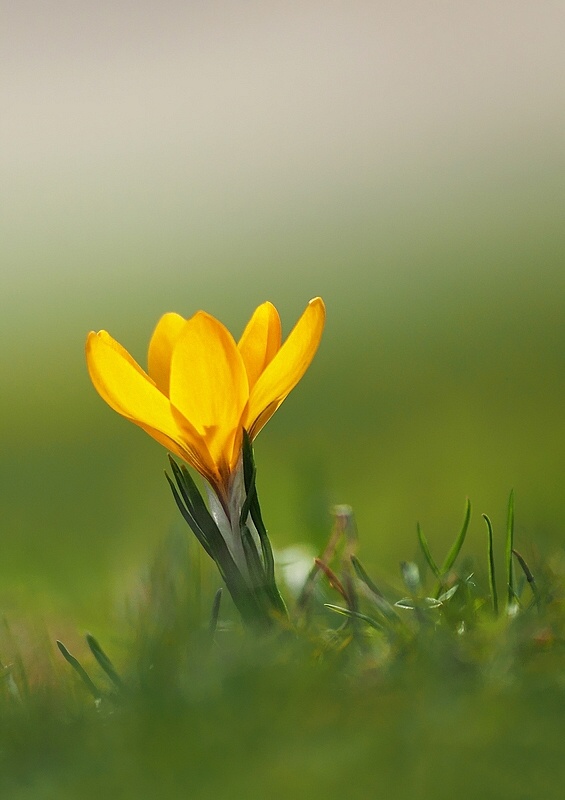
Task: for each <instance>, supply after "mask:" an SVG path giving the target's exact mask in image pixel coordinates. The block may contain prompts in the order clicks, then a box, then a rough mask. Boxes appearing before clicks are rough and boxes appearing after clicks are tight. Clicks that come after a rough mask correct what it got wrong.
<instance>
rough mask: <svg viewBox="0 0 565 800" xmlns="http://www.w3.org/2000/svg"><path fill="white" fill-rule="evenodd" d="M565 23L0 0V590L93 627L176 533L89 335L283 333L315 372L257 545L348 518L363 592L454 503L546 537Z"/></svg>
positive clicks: (522, 535) (270, 483)
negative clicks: (103, 396)
mask: <svg viewBox="0 0 565 800" xmlns="http://www.w3.org/2000/svg"><path fill="white" fill-rule="evenodd" d="M564 28H565V6H564V5H563V3H561V2H546V1H545V0H542V2H537V3H530V2H527V1H526V0H501V2H497V3H491V2H486V0H485V1H483V0H476V2H473V3H451V2H434V3H431V2H423V3H417V2H414V0H409V1H408V2H407V1H406V0H398V1H397V2H394V3H385V2H356V1H355V0H354V2H348V3H345V2H337V0H335V1H334V2H323V3H322V2H315V1H314V0H301V2H290V3H277V2H270V1H269V2H259V1H258V0H255V1H251V2H245V1H244V2H238V3H235V2H228V1H227V0H218V1H217V2H198V1H197V0H189V1H188V2H164V3H163V2H155V1H154V0H138V1H137V2H135V3H134V2H129V1H125V2H124V1H122V2H118V3H116V2H114V0H112V1H111V2H110V0H99V1H98V2H97V3H90V2H86V0H82V2H81V0H79V2H70V0H57V2H53V1H49V0H47V2H40V1H39V0H20V2H18V3H11V4H8V3H4V4H2V22H1V32H0V36H1V38H2V42H1V47H0V59H1V68H0V82H1V109H2V111H1V119H0V164H1V174H2V178H1V183H0V192H1V194H2V214H1V220H0V225H1V227H2V236H1V243H0V247H1V250H2V253H1V264H2V266H1V297H2V314H1V315H0V334H1V342H2V346H1V348H0V359H1V367H2V386H1V392H0V406H1V412H2V413H1V420H2V428H1V448H0V505H1V509H0V537H1V540H0V541H1V544H0V553H1V558H0V599H1V601H2V604H3V607H4V608H5V609H8V610H9V609H10V608H13V607H18V608H22V607H23V608H28V607H29V608H33V609H37V608H46V607H47V608H53V609H55V610H56V611H57V612H58V613H64V614H67V615H69V616H70V617H71V618H72V619H74V620H76V622H77V623H80V624H81V625H84V626H85V627H87V626H88V625H91V624H93V623H95V622H97V621H99V620H100V619H102V618H103V617H105V616H107V615H108V614H109V613H111V608H112V606H113V604H114V603H115V600H116V597H118V596H119V595H120V594H121V593H123V592H125V591H126V590H127V588H128V585H129V582H130V580H132V578H131V576H132V575H133V574H135V572H136V570H137V569H138V568H139V567H140V565H143V564H144V563H146V562H147V560H148V559H149V558H150V555H151V553H152V551H153V549H154V548H155V547H156V546H157V544H158V543H159V541H161V540H162V538H163V536H165V535H166V533H167V531H168V530H170V528H171V527H173V526H175V525H179V524H180V523H179V521H178V518H177V512H176V510H175V508H174V504H173V502H172V499H171V497H170V496H169V490H168V487H167V485H166V482H165V480H164V477H163V475H162V470H163V469H164V468H165V466H166V454H165V452H164V451H163V450H162V449H161V448H160V447H159V446H158V445H157V444H156V443H155V442H153V441H152V440H150V439H149V438H148V437H146V436H145V435H144V434H143V433H142V432H141V431H140V430H139V429H137V428H136V427H135V426H133V425H130V424H128V423H127V422H125V421H124V420H122V419H121V418H119V417H118V416H117V415H116V414H114V413H113V412H112V411H111V410H110V409H108V408H107V407H106V406H105V404H104V403H103V402H102V401H101V400H100V398H99V397H98V396H97V395H96V393H95V392H94V390H93V389H92V387H91V385H90V382H89V379H88V376H87V373H86V369H85V365H84V355H83V343H84V338H85V336H86V333H87V331H89V330H90V329H100V328H106V329H107V330H109V331H110V332H111V333H112V334H113V335H114V336H115V338H117V339H118V340H119V341H120V342H122V343H123V344H124V345H125V346H126V347H127V348H128V349H129V350H130V351H131V352H132V353H133V354H134V355H135V356H136V357H137V358H138V359H139V360H141V361H142V362H143V361H144V358H145V350H146V346H147V342H148V340H149V336H150V333H151V331H152V329H153V326H154V324H155V323H156V321H157V319H158V318H159V316H160V315H161V314H162V313H163V312H165V311H168V310H176V311H178V312H179V313H182V314H184V315H186V316H188V315H190V314H192V313H193V312H194V311H195V310H197V309H199V308H204V309H206V310H207V311H210V312H211V313H213V314H215V315H216V316H218V317H220V318H221V319H222V320H223V321H225V322H226V324H228V326H229V327H230V328H231V330H232V331H233V332H234V334H235V335H236V336H237V335H239V333H240V331H241V330H242V328H243V326H244V324H245V322H246V320H247V318H248V316H249V315H250V313H251V312H252V310H253V309H254V308H255V306H256V305H257V304H258V303H260V302H262V301H263V300H265V299H270V300H271V301H273V302H274V303H275V304H276V305H277V307H278V308H279V310H280V312H281V315H282V318H283V324H284V325H285V328H286V330H287V331H288V330H289V329H290V327H291V326H292V324H293V323H294V321H295V320H296V318H297V317H298V315H299V314H300V313H301V311H302V309H303V307H304V306H305V304H306V302H307V301H308V299H310V298H311V297H312V296H314V295H322V296H323V297H324V299H325V301H326V304H327V309H328V323H327V329H326V333H325V337H324V340H323V343H322V346H321V349H320V351H319V353H318V356H317V358H316V360H315V362H314V364H313V366H312V368H311V370H310V371H309V373H308V374H307V376H306V377H305V379H304V380H303V382H302V383H301V385H300V386H299V387H298V388H297V389H296V391H295V392H294V393H293V394H292V395H291V397H289V399H288V400H287V401H286V403H285V405H284V406H283V408H281V410H280V411H279V413H278V414H277V415H276V417H275V418H273V420H272V421H271V422H270V423H269V426H268V427H267V428H266V429H265V430H264V432H263V433H262V434H261V436H260V437H259V439H258V441H257V446H256V455H257V460H258V465H259V470H260V472H259V489H260V493H261V498H262V504H263V507H264V513H265V517H266V520H267V522H268V525H269V527H270V531H271V534H272V538H273V541H274V543H275V545H276V546H278V547H283V546H286V545H289V544H291V543H295V542H299V541H307V542H310V543H311V545H312V547H313V548H314V549H316V548H318V547H319V546H320V544H321V542H322V541H323V539H324V537H325V536H326V535H327V533H328V529H329V525H330V516H329V508H330V506H331V504H332V503H335V502H347V503H350V504H351V505H352V506H353V507H354V509H355V511H356V514H357V520H358V526H359V530H360V534H361V537H362V545H361V548H362V549H361V553H362V555H363V560H364V561H365V562H366V564H367V565H368V566H370V568H371V570H372V572H373V574H375V575H382V576H390V575H393V574H395V573H396V571H397V564H398V561H399V560H401V559H405V558H410V557H412V556H413V554H414V552H415V537H414V531H415V523H416V520H420V522H421V523H422V525H423V528H424V530H425V532H426V533H427V535H428V538H429V539H430V541H431V543H432V547H433V549H434V551H435V552H436V553H437V557H438V558H441V557H442V555H443V552H442V551H443V550H444V548H445V547H447V544H448V540H449V539H450V538H451V537H452V536H453V535H454V534H455V533H456V531H457V529H458V527H459V525H460V522H461V517H462V512H463V506H464V501H465V498H466V496H469V497H470V498H471V500H472V502H473V508H474V511H475V515H474V519H473V523H472V527H471V532H470V542H469V548H470V549H471V550H475V551H476V552H482V550H483V548H484V532H483V528H482V523H481V521H480V512H483V511H484V512H488V513H489V514H490V515H491V516H492V518H493V521H494V525H495V533H496V531H499V533H500V535H501V536H502V530H503V526H504V515H505V506H506V501H507V496H508V492H509V491H510V489H511V488H512V487H513V488H514V489H515V491H516V498H517V504H516V507H517V538H518V541H519V542H520V546H521V547H522V549H523V550H524V551H525V553H531V552H533V551H535V550H540V549H541V550H544V549H551V548H554V547H558V546H560V545H561V544H562V543H563V538H564V530H563V521H562V520H563V518H564V498H563V478H564V474H565V458H564V452H565V419H564V414H563V408H564V398H565V364H564V359H563V354H564V352H565V322H564V313H563V312H564V300H565V269H564V256H565V226H564V221H565V184H564V178H565V149H564V147H563V142H564V134H565V103H564V101H565V48H564V47H563V30H564Z"/></svg>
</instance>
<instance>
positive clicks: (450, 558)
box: [441, 498, 471, 575]
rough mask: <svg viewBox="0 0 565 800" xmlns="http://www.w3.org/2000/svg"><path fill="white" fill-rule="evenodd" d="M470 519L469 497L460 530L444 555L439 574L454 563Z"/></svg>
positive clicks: (447, 569) (443, 573) (447, 570)
mask: <svg viewBox="0 0 565 800" xmlns="http://www.w3.org/2000/svg"><path fill="white" fill-rule="evenodd" d="M470 521H471V503H470V501H469V498H467V503H466V505H465V517H464V519H463V525H462V527H461V530H460V531H459V536H458V537H457V539H456V540H455V541H454V542H453V545H452V547H451V550H450V551H449V553H448V554H447V555H446V557H445V560H444V562H443V564H442V565H441V574H442V575H445V573H446V572H449V570H450V569H451V567H452V566H453V565H454V564H455V561H456V559H457V556H458V555H459V553H460V551H461V548H462V547H463V542H464V541H465V537H466V536H467V530H468V529H469V522H470Z"/></svg>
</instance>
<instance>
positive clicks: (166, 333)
mask: <svg viewBox="0 0 565 800" xmlns="http://www.w3.org/2000/svg"><path fill="white" fill-rule="evenodd" d="M185 322H186V320H185V318H184V317H181V315H180V314H174V313H172V312H170V313H168V314H163V316H162V317H161V319H160V320H159V322H158V323H157V326H156V328H155V330H154V332H153V336H152V337H151V341H150V342H149V354H148V357H147V367H148V372H149V375H150V377H151V378H152V379H153V380H154V381H155V384H156V386H157V388H158V389H159V390H160V391H161V392H163V394H165V395H167V397H168V396H169V375H170V371H171V357H172V354H173V347H174V344H175V342H176V340H177V338H178V336H179V334H180V332H181V330H182V326H183V325H184V323H185Z"/></svg>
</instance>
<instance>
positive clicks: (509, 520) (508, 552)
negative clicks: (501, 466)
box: [505, 489, 515, 606]
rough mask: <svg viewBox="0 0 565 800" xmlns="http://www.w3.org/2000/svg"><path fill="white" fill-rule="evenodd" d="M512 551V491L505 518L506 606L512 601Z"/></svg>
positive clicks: (513, 593)
mask: <svg viewBox="0 0 565 800" xmlns="http://www.w3.org/2000/svg"><path fill="white" fill-rule="evenodd" d="M513 550H514V489H512V491H511V492H510V497H509V498H508V516H507V518H506V553H505V556H506V586H507V587H508V605H509V606H510V605H511V604H512V602H513V600H514V596H515V590H514V562H513V559H512V552H513Z"/></svg>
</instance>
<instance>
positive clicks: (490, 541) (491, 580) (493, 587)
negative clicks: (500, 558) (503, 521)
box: [483, 514, 498, 616]
mask: <svg viewBox="0 0 565 800" xmlns="http://www.w3.org/2000/svg"><path fill="white" fill-rule="evenodd" d="M483 519H484V521H485V522H486V525H487V536H488V582H489V586H490V593H491V596H492V608H493V611H494V613H495V615H496V616H498V595H497V593H496V574H495V569H494V545H493V534H492V522H491V521H490V519H489V518H488V517H487V515H486V514H483Z"/></svg>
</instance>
